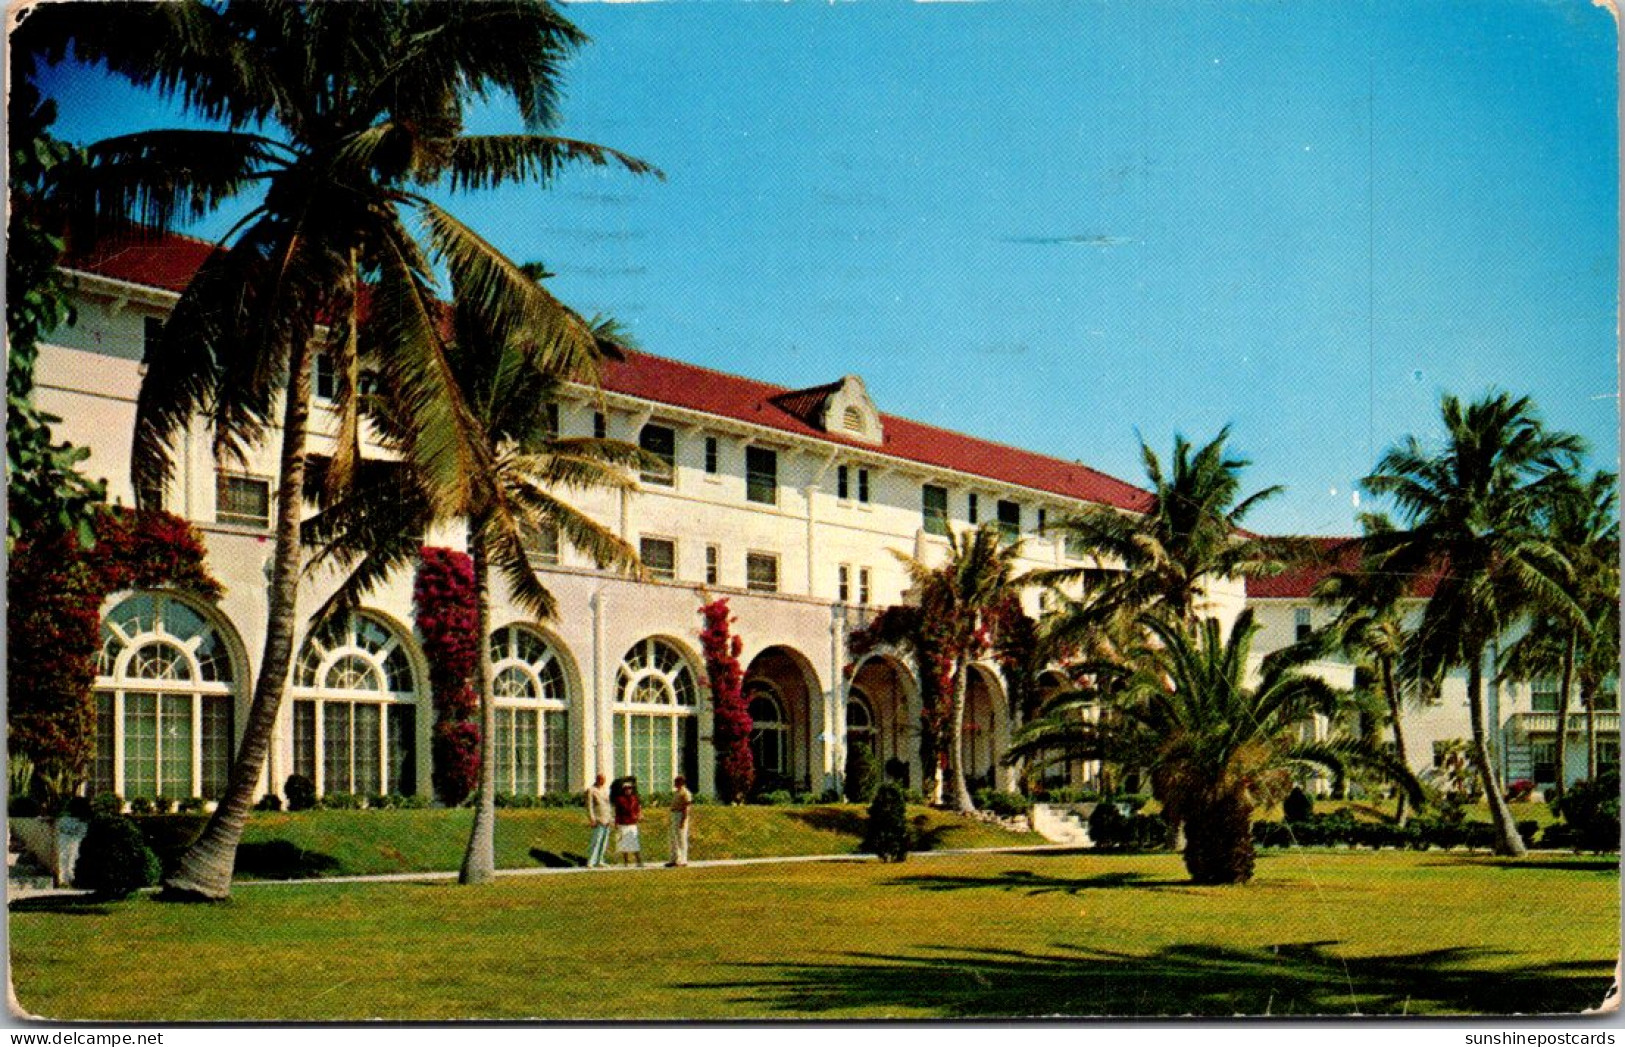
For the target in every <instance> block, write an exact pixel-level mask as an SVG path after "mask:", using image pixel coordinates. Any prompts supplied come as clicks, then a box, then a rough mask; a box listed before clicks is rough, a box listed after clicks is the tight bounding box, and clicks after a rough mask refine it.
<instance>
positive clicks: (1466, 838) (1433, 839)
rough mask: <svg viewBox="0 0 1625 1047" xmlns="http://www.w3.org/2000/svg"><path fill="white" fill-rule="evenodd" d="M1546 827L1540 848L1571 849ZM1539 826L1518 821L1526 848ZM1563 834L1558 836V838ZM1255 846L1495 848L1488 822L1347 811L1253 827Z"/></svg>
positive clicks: (1527, 821) (1532, 841) (1417, 848)
mask: <svg viewBox="0 0 1625 1047" xmlns="http://www.w3.org/2000/svg"><path fill="white" fill-rule="evenodd" d="M1558 828H1560V827H1559V826H1551V827H1548V828H1547V830H1546V832H1545V833H1544V834H1540V844H1539V845H1540V846H1545V847H1552V846H1567V845H1566V844H1561V843H1557V842H1555V841H1554V837H1553V830H1554V829H1558ZM1539 829H1540V826H1539V823H1537V822H1534V821H1529V820H1525V821H1520V822H1519V823H1518V835H1519V836H1521V837H1522V838H1523V842H1524V846H1525V847H1534V846H1536V836H1537V834H1538V833H1539ZM1559 835H1560V834H1559ZM1253 843H1255V844H1257V845H1258V846H1260V847H1368V848H1371V849H1372V850H1379V849H1382V848H1389V849H1393V850H1413V851H1425V850H1428V849H1429V848H1435V847H1436V848H1439V849H1440V850H1449V849H1451V848H1454V847H1465V848H1467V849H1468V850H1474V851H1488V850H1493V849H1494V847H1495V826H1493V825H1491V824H1490V823H1489V822H1480V821H1471V820H1468V821H1460V820H1455V819H1443V818H1413V819H1411V820H1410V821H1409V822H1407V823H1406V824H1404V825H1394V824H1391V823H1389V822H1368V821H1361V820H1359V819H1357V818H1355V817H1353V816H1352V815H1350V814H1349V813H1348V812H1347V811H1336V812H1333V813H1331V814H1315V815H1310V816H1309V817H1308V818H1305V819H1303V820H1302V821H1297V822H1284V821H1281V822H1254V823H1253Z"/></svg>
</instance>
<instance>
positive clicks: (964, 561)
mask: <svg viewBox="0 0 1625 1047" xmlns="http://www.w3.org/2000/svg"><path fill="white" fill-rule="evenodd" d="M1020 555H1021V543H1020V542H1019V541H1010V540H1008V539H1007V538H1006V537H1005V535H1004V534H1003V533H1002V532H1000V530H999V529H998V528H997V527H996V526H994V525H992V524H987V525H984V526H982V527H979V528H977V529H975V530H973V531H966V532H964V533H961V534H955V533H954V532H953V531H952V530H950V531H949V532H948V559H947V560H946V561H945V562H944V563H942V564H940V565H936V566H933V565H932V564H930V563H929V562H927V561H924V560H918V559H915V558H914V557H912V556H905V555H903V554H901V553H898V554H897V557H898V559H899V560H901V561H902V563H903V567H904V568H905V569H906V570H907V571H908V575H909V579H910V580H911V581H912V582H913V583H914V587H915V589H916V590H917V591H918V593H919V603H920V610H921V613H922V614H923V615H924V616H925V618H926V620H927V622H928V623H929V625H928V629H929V631H930V632H931V634H932V635H933V637H934V638H935V639H936V641H937V644H938V647H939V650H940V652H941V653H942V655H943V656H945V657H946V658H947V659H948V660H949V662H950V664H951V671H952V674H953V686H952V688H951V689H950V690H949V693H948V701H949V737H948V746H947V750H948V776H949V780H948V787H949V788H950V789H951V790H952V791H953V804H954V807H955V808H956V809H958V810H960V811H963V812H966V813H969V812H972V811H975V810H976V803H975V801H974V800H973V799H972V798H971V794H970V789H969V787H968V786H967V785H966V783H965V695H966V690H967V688H968V686H969V673H970V663H971V662H972V661H974V660H975V659H976V658H978V657H980V656H981V654H982V653H983V652H984V651H985V650H986V649H987V647H988V634H987V630H988V627H989V624H990V623H989V618H990V615H991V614H992V612H993V611H994V609H995V608H997V607H999V606H1000V605H1001V604H1003V603H1004V602H1005V601H1007V600H1009V599H1012V598H1014V597H1016V596H1017V594H1019V592H1020V591H1021V589H1022V587H1024V586H1025V585H1026V584H1027V582H1026V579H1025V578H1021V577H1018V576H1017V575H1016V560H1017V559H1018V558H1019V557H1020ZM920 671H921V672H927V671H929V668H928V667H927V666H921V667H920Z"/></svg>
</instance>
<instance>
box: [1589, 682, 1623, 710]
mask: <svg viewBox="0 0 1625 1047" xmlns="http://www.w3.org/2000/svg"><path fill="white" fill-rule="evenodd" d="M1593 701H1595V702H1596V705H1597V711H1598V712H1600V713H1617V712H1619V684H1618V683H1617V682H1615V681H1613V680H1609V681H1608V682H1607V683H1605V684H1603V685H1602V686H1601V687H1600V688H1598V689H1597V695H1596V697H1595V698H1594V699H1593Z"/></svg>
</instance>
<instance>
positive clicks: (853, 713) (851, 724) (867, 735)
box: [846, 687, 875, 753]
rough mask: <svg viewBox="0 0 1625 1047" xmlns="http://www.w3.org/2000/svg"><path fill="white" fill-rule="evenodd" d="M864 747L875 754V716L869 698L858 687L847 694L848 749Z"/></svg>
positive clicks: (848, 690)
mask: <svg viewBox="0 0 1625 1047" xmlns="http://www.w3.org/2000/svg"><path fill="white" fill-rule="evenodd" d="M854 745H862V746H865V747H867V748H868V750H869V751H870V752H871V753H873V752H875V714H874V712H873V711H872V709H871V708H870V705H869V696H868V695H866V694H864V693H863V692H862V691H860V690H858V689H857V688H856V687H849V688H847V692H846V747H847V748H848V749H850V748H852V746H854Z"/></svg>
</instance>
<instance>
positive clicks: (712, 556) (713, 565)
mask: <svg viewBox="0 0 1625 1047" xmlns="http://www.w3.org/2000/svg"><path fill="white" fill-rule="evenodd" d="M721 577H722V547H721V546H717V545H708V546H706V547H705V584H706V585H719V584H721V583H720V581H719V579H721Z"/></svg>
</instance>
